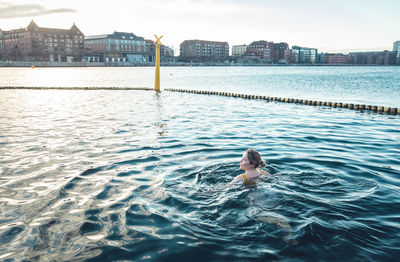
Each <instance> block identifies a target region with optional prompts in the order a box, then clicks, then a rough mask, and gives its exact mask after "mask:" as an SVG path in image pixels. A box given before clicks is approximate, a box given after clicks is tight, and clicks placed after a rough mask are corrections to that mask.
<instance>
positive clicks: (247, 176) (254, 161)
mask: <svg viewBox="0 0 400 262" xmlns="http://www.w3.org/2000/svg"><path fill="white" fill-rule="evenodd" d="M265 165H266V163H265V161H264V160H262V159H261V155H260V153H258V152H257V151H256V150H254V149H247V150H246V152H244V154H243V157H242V159H241V160H240V168H241V169H243V170H244V171H245V173H244V174H241V175H238V176H236V177H235V178H234V179H233V180H232V182H230V183H229V185H232V184H235V183H239V182H240V183H242V184H244V185H254V184H256V182H257V180H259V179H260V178H261V177H262V175H266V176H270V175H271V174H270V173H268V172H267V171H264V170H261V169H259V168H258V167H265Z"/></svg>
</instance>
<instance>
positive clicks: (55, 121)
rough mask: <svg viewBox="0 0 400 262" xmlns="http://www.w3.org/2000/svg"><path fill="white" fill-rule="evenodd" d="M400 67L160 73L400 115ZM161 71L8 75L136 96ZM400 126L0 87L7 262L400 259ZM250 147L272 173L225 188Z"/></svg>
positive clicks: (183, 82) (186, 99)
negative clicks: (378, 108) (256, 181)
mask: <svg viewBox="0 0 400 262" xmlns="http://www.w3.org/2000/svg"><path fill="white" fill-rule="evenodd" d="M37 69H38V70H37ZM291 70H293V71H291ZM331 70H333V71H331ZM239 72H241V73H240V74H239ZM263 72H264V73H263ZM301 72H302V73H301ZM399 72H400V70H399V68H396V67H334V68H330V67H321V68H317V67H301V68H294V67H282V68H281V67H277V68H271V67H264V68H258V67H257V68H190V69H189V68H162V79H161V81H162V83H163V87H174V88H187V89H195V88H197V89H204V90H216V89H218V90H225V91H235V92H239V91H240V92H241V93H249V94H253V93H254V94H257V93H259V94H260V93H262V94H266V95H270V94H271V92H272V93H273V95H276V96H280V97H285V96H286V97H296V98H297V97H299V96H303V97H305V98H310V99H318V98H323V96H326V97H328V98H330V100H332V101H344V100H346V101H351V102H357V101H363V102H365V103H368V104H379V105H382V104H383V105H388V106H396V107H399V104H398V102H397V99H398V97H399V96H398V95H399V93H400V87H399V83H400V81H399V79H398V78H399ZM153 75H154V71H153V69H151V68H83V69H73V68H65V69H63V68H56V69H53V68H44V69H42V68H36V69H34V70H32V69H29V70H27V69H0V85H1V86H7V85H9V86H16V85H17V86H18V85H19V86H46V85H47V86H132V87H139V86H151V85H152V77H153ZM225 75H229V76H230V77H228V78H225V77H224V76H225ZM44 76H48V77H50V76H51V79H48V80H45V79H44V78H43V77H44ZM122 76H126V77H122ZM279 76H280V77H279ZM374 76H375V77H374ZM148 78H149V79H148ZM238 79H242V80H238ZM313 79H314V80H315V81H314V82H313ZM321 79H325V81H326V82H323V81H321ZM368 79H369V80H368ZM357 82H365V83H366V84H365V85H361V84H360V85H357V84H356V83H357ZM305 83H309V85H308V86H306V87H305ZM352 83H353V84H354V86H356V87H357V88H358V91H354V90H353V87H352ZM379 87H381V88H379ZM352 93H354V94H357V96H355V95H354V96H352V95H351V94H352ZM374 101H377V103H374ZM399 120H400V117H399V116H390V115H379V114H375V113H368V112H358V111H351V110H347V109H338V108H336V109H333V108H327V107H309V106H302V105H296V104H283V103H275V102H266V101H257V100H244V99H237V98H230V97H219V96H208V95H195V94H187V93H173V92H166V91H164V92H161V93H160V94H156V93H154V92H152V91H107V90H99V91H82V90H71V91H69V90H0V145H1V147H0V172H1V176H0V243H1V245H0V260H8V261H22V260H24V261H26V260H28V261H37V260H40V261H52V260H54V261H63V260H64V261H70V260H89V261H121V260H122V261H124V260H125V261H126V260H128V261H137V260H149V261H156V260H157V261H158V260H161V261H188V260H190V261H206V260H207V261H232V260H241V261H251V260H260V261H265V260H267V261H268V260H283V261H285V260H288V261H315V260H322V261H342V260H343V259H345V260H348V261H349V260H350V261H368V260H370V261H393V260H396V259H397V257H398V255H400V251H399V246H400V230H399V227H400V205H399V204H400V157H399V155H400V154H399V153H400V121H399ZM247 148H255V149H257V150H259V151H260V153H261V154H262V156H263V157H264V159H265V160H266V161H267V167H266V169H267V170H268V171H269V172H270V173H272V174H273V177H271V178H268V179H267V180H266V181H265V182H264V183H259V184H258V185H257V187H256V188H254V187H253V188H247V187H237V188H226V187H225V185H226V183H228V182H229V181H231V180H232V178H233V177H234V176H236V175H238V174H240V173H241V171H240V170H239V160H240V158H241V155H242V153H243V151H244V150H246V149H247ZM277 224H280V225H277Z"/></svg>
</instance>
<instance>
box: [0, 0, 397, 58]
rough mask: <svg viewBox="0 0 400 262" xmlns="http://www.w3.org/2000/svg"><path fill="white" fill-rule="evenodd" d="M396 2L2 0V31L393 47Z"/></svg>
mask: <svg viewBox="0 0 400 262" xmlns="http://www.w3.org/2000/svg"><path fill="white" fill-rule="evenodd" d="M399 10H400V0H379V1H378V0H113V1H99V0H96V1H95V0H68V1H65V0H30V1H27V0H6V1H3V0H0V29H2V30H11V29H16V28H21V27H26V26H27V25H28V24H29V22H30V21H31V20H32V19H33V20H34V21H35V22H36V24H37V25H38V26H40V27H52V28H63V29H66V28H70V27H71V26H72V25H73V23H75V24H76V25H77V26H78V28H79V29H80V30H81V31H82V32H83V33H84V34H85V35H86V36H89V35H98V34H110V33H113V32H114V31H119V32H132V33H134V34H135V35H138V36H142V37H144V38H146V39H152V40H155V37H154V34H156V35H163V38H162V40H161V42H162V43H163V44H164V45H167V46H170V47H172V48H174V50H175V52H176V54H178V50H179V45H180V43H182V42H183V41H184V40H189V39H201V40H212V41H227V42H228V43H229V46H232V45H241V44H250V43H251V42H252V41H257V40H266V41H272V42H286V43H288V44H289V46H293V45H299V46H304V47H312V48H317V49H318V52H343V53H348V52H353V51H380V50H392V49H393V42H394V41H398V40H400V27H399V25H400V15H399Z"/></svg>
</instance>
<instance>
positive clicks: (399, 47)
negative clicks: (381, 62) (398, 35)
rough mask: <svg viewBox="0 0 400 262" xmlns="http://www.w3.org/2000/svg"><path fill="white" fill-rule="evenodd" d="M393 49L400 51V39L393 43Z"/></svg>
mask: <svg viewBox="0 0 400 262" xmlns="http://www.w3.org/2000/svg"><path fill="white" fill-rule="evenodd" d="M393 51H395V52H400V41H396V42H394V43H393Z"/></svg>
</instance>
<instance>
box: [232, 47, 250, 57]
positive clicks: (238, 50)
mask: <svg viewBox="0 0 400 262" xmlns="http://www.w3.org/2000/svg"><path fill="white" fill-rule="evenodd" d="M247 47H248V45H234V46H232V56H237V57H241V56H243V55H244V53H245V52H246V49H247Z"/></svg>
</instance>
